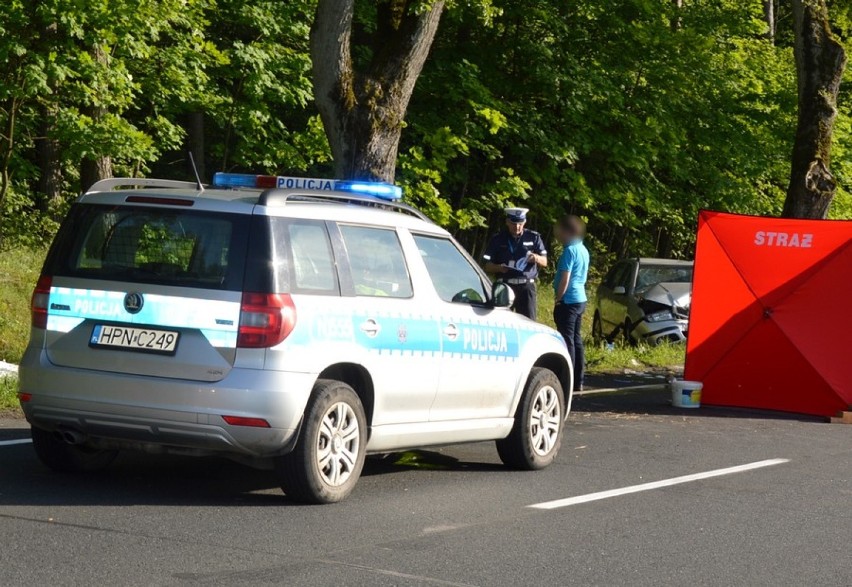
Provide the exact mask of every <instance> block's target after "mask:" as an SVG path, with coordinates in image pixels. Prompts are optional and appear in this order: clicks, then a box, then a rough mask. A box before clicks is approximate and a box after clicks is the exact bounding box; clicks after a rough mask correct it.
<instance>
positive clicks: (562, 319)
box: [553, 302, 586, 391]
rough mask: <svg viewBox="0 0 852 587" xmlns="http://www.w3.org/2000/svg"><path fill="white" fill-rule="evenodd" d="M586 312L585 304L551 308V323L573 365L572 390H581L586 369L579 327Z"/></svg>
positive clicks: (560, 305) (562, 305) (558, 305)
mask: <svg viewBox="0 0 852 587" xmlns="http://www.w3.org/2000/svg"><path fill="white" fill-rule="evenodd" d="M585 311H586V303H585V302H583V303H582V304H556V307H554V308H553V321H554V322H555V323H556V329H557V330H558V331H559V334H561V335H562V338H564V339H565V344H566V345H567V346H568V354H569V355H570V356H571V362H572V363H573V364H574V390H575V391H577V390H580V389H582V388H583V374H584V371H585V367H586V350H585V349H584V348H583V334H582V333H581V332H580V327H581V326H582V324H583V312H585Z"/></svg>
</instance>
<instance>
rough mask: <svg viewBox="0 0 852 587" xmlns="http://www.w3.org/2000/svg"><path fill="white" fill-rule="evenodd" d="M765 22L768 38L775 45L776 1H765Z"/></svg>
mask: <svg viewBox="0 0 852 587" xmlns="http://www.w3.org/2000/svg"><path fill="white" fill-rule="evenodd" d="M763 20H764V21H766V38H767V39H768V40H769V42H770V43H772V44H773V45H774V44H775V0H763Z"/></svg>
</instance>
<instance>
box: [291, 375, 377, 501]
mask: <svg viewBox="0 0 852 587" xmlns="http://www.w3.org/2000/svg"><path fill="white" fill-rule="evenodd" d="M366 444H367V419H366V417H365V416H364V407H363V406H362V405H361V400H360V399H359V398H358V395H357V394H356V393H355V391H354V390H353V389H352V388H351V387H349V386H348V385H346V384H345V383H341V382H339V381H332V380H329V379H320V380H318V381H317V383H316V385H314V389H313V393H312V394H311V399H310V401H309V402H308V406H307V408H306V409H305V417H304V421H303V423H302V431H301V434H300V436H299V441H298V442H297V443H296V448H295V449H294V450H293V452H291V453H290V454H287V455H284V456H282V457H279V458H278V459H277V461H276V470H277V472H278V475H279V478H280V481H281V487H282V489H283V490H284V493H286V494H287V495H288V496H289V497H290V498H292V499H294V500H297V501H302V502H306V503H334V502H337V501H341V500H343V499H344V498H345V497H346V496H347V495H349V494H350V493H351V492H352V489H354V487H355V484H356V483H357V482H358V478H359V477H360V476H361V470H362V469H363V468H364V457H365V453H366Z"/></svg>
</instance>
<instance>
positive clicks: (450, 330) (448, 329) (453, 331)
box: [444, 324, 459, 340]
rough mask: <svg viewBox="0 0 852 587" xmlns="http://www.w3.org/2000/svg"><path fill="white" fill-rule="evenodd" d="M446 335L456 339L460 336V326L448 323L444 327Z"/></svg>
mask: <svg viewBox="0 0 852 587" xmlns="http://www.w3.org/2000/svg"><path fill="white" fill-rule="evenodd" d="M444 336H446V337H447V338H449V339H450V340H455V339H457V338H458V337H459V327H458V326H456V325H455V324H447V325H446V326H445V327H444Z"/></svg>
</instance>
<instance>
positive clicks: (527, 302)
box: [482, 208, 547, 320]
mask: <svg viewBox="0 0 852 587" xmlns="http://www.w3.org/2000/svg"><path fill="white" fill-rule="evenodd" d="M527 212H529V210H528V209H527V208H506V228H505V229H504V230H501V231H500V232H499V233H497V234H496V235H494V237H492V239H491V242H489V243H488V248H486V249H485V254H484V255H482V258H483V259H484V260H485V270H486V271H487V272H488V273H493V274H494V275H496V276H497V280H498V281H502V282H503V283H506V284H507V285H508V286H509V287H511V288H512V290H513V291H514V292H515V303H514V305H513V306H512V309H513V310H514V311H516V312H518V313H519V314H523V315H524V316H527V317H528V318H531V319H533V320H535V315H536V292H535V279H536V277H537V276H538V270H539V268H540V267H545V266H547V249H545V248H544V241H543V240H541V235H540V234H539V233H537V232H535V231H532V230H526V229H525V228H524V226H525V225H526V222H527Z"/></svg>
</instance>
